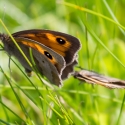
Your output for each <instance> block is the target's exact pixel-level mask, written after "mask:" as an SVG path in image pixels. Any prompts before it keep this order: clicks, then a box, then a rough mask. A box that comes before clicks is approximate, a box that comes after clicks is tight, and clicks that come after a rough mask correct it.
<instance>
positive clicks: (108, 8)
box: [102, 0, 125, 36]
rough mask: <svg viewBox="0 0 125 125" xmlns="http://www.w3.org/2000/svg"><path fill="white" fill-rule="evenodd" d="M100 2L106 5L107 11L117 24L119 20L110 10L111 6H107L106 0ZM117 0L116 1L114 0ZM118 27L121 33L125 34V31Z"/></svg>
mask: <svg viewBox="0 0 125 125" xmlns="http://www.w3.org/2000/svg"><path fill="white" fill-rule="evenodd" d="M102 2H103V3H104V5H105V6H106V8H107V10H108V12H109V13H110V15H111V16H112V18H113V20H115V22H117V23H118V24H119V21H118V20H117V18H116V17H115V15H114V13H113V12H112V10H111V8H110V7H109V5H108V3H107V1H106V0H102ZM115 2H117V1H115ZM119 28H120V31H121V32H122V33H123V35H124V36H125V31H124V30H123V29H122V28H121V27H119Z"/></svg>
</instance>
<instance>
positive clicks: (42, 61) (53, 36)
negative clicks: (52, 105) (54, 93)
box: [0, 29, 81, 86]
mask: <svg viewBox="0 0 125 125" xmlns="http://www.w3.org/2000/svg"><path fill="white" fill-rule="evenodd" d="M12 36H13V38H14V39H15V41H16V42H17V44H18V45H19V46H20V48H21V49H22V51H23V52H24V54H25V55H26V57H27V58H28V59H29V61H30V62H32V61H31V56H30V53H29V48H31V49H32V56H33V59H34V61H35V65H36V68H37V69H38V71H39V73H40V74H42V75H44V76H45V77H46V78H47V79H48V80H49V81H50V82H51V83H53V84H55V85H57V86H59V85H62V80H63V79H66V78H67V77H68V75H69V74H71V73H72V72H73V67H74V66H75V65H76V64H77V57H78V56H77V55H78V54H77V53H78V50H79V49H80V47H81V43H80V41H79V40H78V39H77V38H76V37H74V36H71V35H68V34H65V33H61V32H57V31H51V30H40V29H32V30H23V31H19V32H16V33H13V34H12ZM0 40H1V41H2V43H3V45H4V50H5V51H6V52H7V53H8V54H9V55H10V56H15V57H16V58H17V60H18V61H19V62H20V63H21V64H22V66H23V67H24V69H25V71H26V73H27V74H31V72H32V71H33V69H32V67H31V66H30V65H29V64H28V62H27V61H26V60H25V58H24V57H23V55H22V54H21V52H20V51H19V50H18V48H17V47H16V45H15V44H14V42H13V40H12V39H11V38H10V36H8V35H6V34H2V33H0Z"/></svg>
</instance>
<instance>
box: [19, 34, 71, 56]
mask: <svg viewBox="0 0 125 125" xmlns="http://www.w3.org/2000/svg"><path fill="white" fill-rule="evenodd" d="M20 36H23V37H25V38H29V39H32V40H35V41H37V42H40V43H42V44H44V45H45V46H47V47H49V48H51V49H52V50H54V51H55V52H57V53H59V54H60V55H62V56H63V57H65V56H66V53H65V52H66V51H68V50H69V48H70V47H71V42H68V41H67V40H66V39H65V38H64V37H62V36H56V35H53V34H51V33H37V34H23V35H20ZM57 38H61V39H63V40H64V41H65V44H63V45H62V44H59V43H58V42H57Z"/></svg>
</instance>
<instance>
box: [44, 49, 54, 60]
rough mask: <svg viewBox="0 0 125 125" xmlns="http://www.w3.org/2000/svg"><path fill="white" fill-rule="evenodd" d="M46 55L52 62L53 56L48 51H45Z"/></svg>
mask: <svg viewBox="0 0 125 125" xmlns="http://www.w3.org/2000/svg"><path fill="white" fill-rule="evenodd" d="M44 54H45V55H46V56H47V57H48V58H49V59H51V60H52V56H51V55H50V54H49V53H48V52H47V51H44Z"/></svg>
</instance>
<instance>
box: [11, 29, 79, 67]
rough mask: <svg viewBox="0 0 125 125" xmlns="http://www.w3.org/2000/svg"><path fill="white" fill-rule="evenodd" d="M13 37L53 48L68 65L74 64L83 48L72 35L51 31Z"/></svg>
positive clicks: (29, 32) (26, 33) (30, 32)
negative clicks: (77, 54)
mask: <svg viewBox="0 0 125 125" xmlns="http://www.w3.org/2000/svg"><path fill="white" fill-rule="evenodd" d="M12 35H13V37H15V38H16V37H22V38H28V39H31V40H34V41H37V42H39V43H42V44H44V45H45V46H47V47H49V48H51V49H52V50H54V51H55V52H57V53H58V54H60V55H61V56H63V57H64V59H65V61H66V65H69V64H70V63H72V62H74V60H75V57H76V53H77V52H78V50H79V49H80V47H81V44H80V41H79V40H78V39H77V38H76V37H73V36H71V35H68V34H65V33H61V32H56V31H50V30H38V29H36V30H35V29H33V30H25V31H20V32H16V33H14V34H12Z"/></svg>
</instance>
